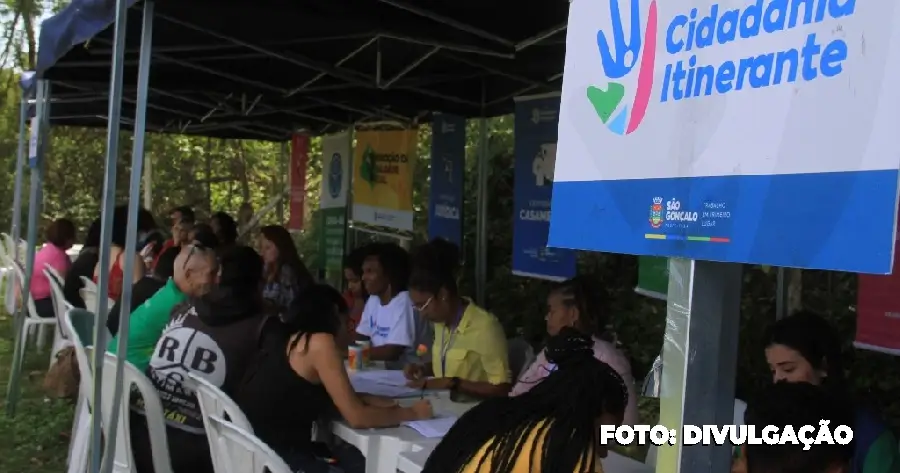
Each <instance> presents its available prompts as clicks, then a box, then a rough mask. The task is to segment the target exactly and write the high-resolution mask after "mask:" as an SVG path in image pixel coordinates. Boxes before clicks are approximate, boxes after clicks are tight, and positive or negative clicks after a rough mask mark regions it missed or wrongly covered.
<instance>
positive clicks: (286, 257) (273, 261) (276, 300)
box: [259, 225, 313, 313]
mask: <svg viewBox="0 0 900 473" xmlns="http://www.w3.org/2000/svg"><path fill="white" fill-rule="evenodd" d="M259 233H260V237H259V247H260V253H261V254H262V258H263V261H264V262H265V265H266V266H265V268H266V269H265V273H264V274H263V298H265V300H266V302H267V303H268V304H269V305H270V306H271V308H272V310H274V311H275V312H277V313H283V312H284V311H285V310H286V309H287V308H288V307H290V305H291V304H292V303H293V301H294V298H295V297H297V295H298V294H300V293H301V292H303V290H304V289H306V286H308V285H310V284H312V283H313V277H312V273H310V272H309V269H307V267H306V265H305V264H303V260H302V259H301V258H300V253H298V252H297V246H296V245H295V244H294V239H293V237H291V234H290V233H289V232H288V231H287V229H286V228H284V227H282V226H280V225H267V226H265V227H262V228H261V229H260V230H259Z"/></svg>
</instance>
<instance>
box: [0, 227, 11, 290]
mask: <svg viewBox="0 0 900 473" xmlns="http://www.w3.org/2000/svg"><path fill="white" fill-rule="evenodd" d="M3 235H6V234H5V233H3V234H0V288H2V287H4V286H3V282H4V281H6V273H8V272H10V271H12V268H9V267H7V265H6V258H7V257H8V253H7V251H6V237H5V236H3Z"/></svg>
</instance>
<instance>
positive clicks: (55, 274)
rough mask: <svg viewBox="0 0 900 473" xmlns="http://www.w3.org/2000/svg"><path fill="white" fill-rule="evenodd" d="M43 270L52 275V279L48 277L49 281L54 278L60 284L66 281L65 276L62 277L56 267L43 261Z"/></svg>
mask: <svg viewBox="0 0 900 473" xmlns="http://www.w3.org/2000/svg"><path fill="white" fill-rule="evenodd" d="M44 270H46V271H47V272H49V273H50V276H53V279H50V281H54V280H55V281H56V282H58V283H60V284H62V283H64V282H65V281H66V278H64V277H62V274H59V271H57V270H56V268H54V267H53V266H50V265H49V264H47V263H44ZM48 279H49V277H48Z"/></svg>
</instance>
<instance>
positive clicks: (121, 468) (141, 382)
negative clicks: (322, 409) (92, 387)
mask: <svg viewBox="0 0 900 473" xmlns="http://www.w3.org/2000/svg"><path fill="white" fill-rule="evenodd" d="M123 364H124V367H123V368H124V369H123V371H122V378H120V379H116V356H115V355H113V354H111V353H107V354H106V356H105V357H104V358H103V395H102V404H103V405H102V409H101V414H102V416H103V422H102V424H103V433H104V436H107V438H108V435H109V429H110V428H111V427H112V426H111V425H110V424H109V419H110V418H111V417H112V412H113V411H112V409H113V394H114V390H115V387H116V384H118V383H122V403H121V404H120V405H119V420H118V429H117V430H116V451H115V455H114V458H115V460H114V462H113V466H112V471H113V473H135V472H136V471H137V469H136V468H135V464H134V454H133V453H132V448H131V422H130V415H129V414H130V411H131V406H130V404H131V403H130V402H128V400H129V398H130V393H131V392H132V387H136V388H137V391H138V393H139V394H140V396H141V397H142V398H143V400H144V416H145V417H146V419H147V429H148V430H149V431H150V450H151V451H152V453H153V471H154V472H155V473H172V463H171V460H170V458H169V444H168V440H167V439H166V421H165V412H164V411H163V407H162V402H161V401H160V400H159V394H158V393H157V392H156V388H155V387H153V383H151V382H150V380H149V379H147V377H146V376H144V374H143V373H141V372H140V371H138V369H137V368H135V367H134V365H132V364H131V363H129V362H127V361H125V362H123ZM89 402H90V401H89ZM92 407H93V406H92ZM273 473H275V472H273Z"/></svg>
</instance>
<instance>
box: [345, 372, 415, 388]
mask: <svg viewBox="0 0 900 473" xmlns="http://www.w3.org/2000/svg"><path fill="white" fill-rule="evenodd" d="M350 377H351V379H352V378H356V379H365V380H368V381H372V382H373V383H378V384H387V385H388V386H406V383H407V382H408V381H407V379H406V376H403V372H402V371H400V370H367V371H357V372H356V373H353V374H351V375H350Z"/></svg>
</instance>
